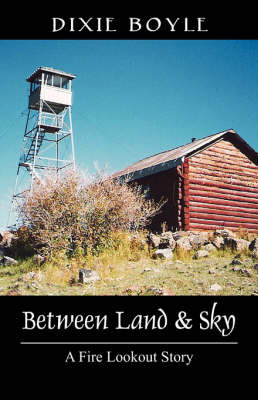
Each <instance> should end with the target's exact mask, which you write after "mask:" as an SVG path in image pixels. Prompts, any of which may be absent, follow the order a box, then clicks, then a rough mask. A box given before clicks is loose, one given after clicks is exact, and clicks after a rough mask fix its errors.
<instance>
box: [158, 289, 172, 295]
mask: <svg viewBox="0 0 258 400" xmlns="http://www.w3.org/2000/svg"><path fill="white" fill-rule="evenodd" d="M161 294H162V296H173V295H174V293H173V292H171V291H170V290H168V289H164V288H163V289H162V292H161Z"/></svg>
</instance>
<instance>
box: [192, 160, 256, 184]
mask: <svg viewBox="0 0 258 400" xmlns="http://www.w3.org/2000/svg"><path fill="white" fill-rule="evenodd" d="M194 167H195V168H204V169H205V170H210V171H213V172H216V171H218V172H222V173H229V174H232V175H236V176H237V177H238V176H239V177H240V179H241V177H246V176H248V177H250V178H252V179H255V178H256V180H257V181H258V175H257V174H255V173H254V172H253V173H252V171H251V170H250V169H248V168H244V167H238V166H235V165H231V164H227V163H224V162H222V161H221V162H214V161H212V160H211V159H210V158H207V159H202V158H200V159H197V160H196V159H190V162H189V171H190V172H191V171H192V170H193V168H194ZM257 173H258V167H257Z"/></svg>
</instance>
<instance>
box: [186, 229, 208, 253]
mask: <svg viewBox="0 0 258 400" xmlns="http://www.w3.org/2000/svg"><path fill="white" fill-rule="evenodd" d="M189 241H190V243H191V245H192V247H193V248H194V249H198V248H200V247H201V246H202V245H204V244H207V243H209V233H208V232H198V233H197V232H190V233H189Z"/></svg>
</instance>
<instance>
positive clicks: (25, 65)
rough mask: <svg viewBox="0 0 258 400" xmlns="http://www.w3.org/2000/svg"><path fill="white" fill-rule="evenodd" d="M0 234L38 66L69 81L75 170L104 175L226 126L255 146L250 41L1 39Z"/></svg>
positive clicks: (255, 77)
mask: <svg viewBox="0 0 258 400" xmlns="http://www.w3.org/2000/svg"><path fill="white" fill-rule="evenodd" d="M0 54H1V64H0V69H1V91H0V98H1V99H0V101H1V125H0V148H1V160H2V166H1V169H0V182H1V196H0V227H5V224H6V222H7V214H8V211H9V205H10V198H11V195H12V191H13V188H14V184H15V177H16V171H17V164H18V158H19V154H20V149H21V144H22V139H23V134H24V128H25V120H26V113H23V112H24V111H27V105H28V88H29V84H28V83H27V82H26V78H27V77H28V76H29V75H30V74H31V73H32V72H33V71H34V70H35V69H36V68H38V67H39V66H48V67H54V68H57V69H61V70H63V71H66V72H71V73H74V74H76V75H77V78H76V79H75V80H74V81H73V110H72V113H73V129H74V140H75V156H76V162H77V164H78V166H79V167H80V168H82V169H87V170H89V171H90V172H93V171H94V162H95V161H97V162H98V164H99V165H100V166H101V167H103V166H104V165H107V166H108V170H109V172H114V171H117V170H120V169H122V168H124V167H125V166H127V165H129V164H131V163H133V162H135V161H138V160H140V159H142V158H144V157H147V156H150V155H152V154H156V153H159V152H161V151H165V150H168V149H171V148H173V147H176V146H179V145H182V144H185V143H187V142H190V141H191V137H196V138H202V137H204V136H207V135H210V134H212V133H216V132H220V131H223V130H225V129H229V128H233V129H235V130H236V131H237V132H238V133H239V134H240V136H242V137H243V138H244V140H246V141H247V142H248V143H249V144H250V145H251V146H252V147H254V148H255V149H256V150H257V147H258V146H257V145H258V74H257V64H258V40H42V41H41V40H1V41H0Z"/></svg>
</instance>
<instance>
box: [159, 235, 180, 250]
mask: <svg viewBox="0 0 258 400" xmlns="http://www.w3.org/2000/svg"><path fill="white" fill-rule="evenodd" d="M175 247H176V241H175V239H174V238H173V234H172V232H169V231H168V232H163V233H162V234H161V237H160V245H159V248H160V249H167V248H170V249H171V250H174V249H175Z"/></svg>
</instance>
